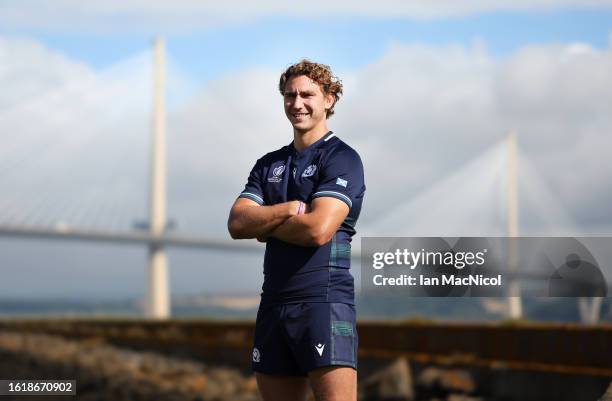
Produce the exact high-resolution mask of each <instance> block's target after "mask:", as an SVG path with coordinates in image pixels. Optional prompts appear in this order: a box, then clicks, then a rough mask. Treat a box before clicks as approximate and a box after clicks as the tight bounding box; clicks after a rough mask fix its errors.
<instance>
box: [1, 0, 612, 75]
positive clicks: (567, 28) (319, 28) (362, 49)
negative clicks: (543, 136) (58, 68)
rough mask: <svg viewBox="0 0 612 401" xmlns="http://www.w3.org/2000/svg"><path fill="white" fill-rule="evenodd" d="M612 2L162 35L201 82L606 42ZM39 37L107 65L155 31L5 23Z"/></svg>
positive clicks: (277, 21) (279, 21)
mask: <svg viewBox="0 0 612 401" xmlns="http://www.w3.org/2000/svg"><path fill="white" fill-rule="evenodd" d="M611 30H612V10H610V9H603V10H590V9H579V8H565V9H558V10H545V11H530V12H526V11H504V12H501V11H497V12H488V13H480V14H475V15H467V16H461V17H455V18H448V17H447V18H440V19H433V20H421V19H413V18H380V17H379V18H365V17H352V18H348V17H345V18H337V17H333V18H332V17H317V18H297V17H268V18H260V19H258V20H255V21H251V22H246V23H240V24H239V23H230V24H228V25H225V26H221V27H217V28H208V29H199V30H196V31H193V32H187V33H178V34H177V33H173V32H170V33H168V34H165V35H163V36H164V37H165V39H166V43H167V48H168V53H169V54H170V55H171V57H172V58H173V59H174V60H175V61H176V62H177V63H178V65H180V67H181V68H182V69H183V70H184V71H185V72H187V73H188V74H189V75H190V76H192V77H193V78H194V79H196V80H197V81H200V82H205V81H207V80H209V79H211V78H214V77H217V76H219V75H222V74H227V73H229V72H232V71H236V70H239V69H243V68H245V67H247V68H248V67H272V68H276V69H279V68H282V67H284V66H285V65H287V64H288V63H290V62H292V61H294V60H296V59H299V58H301V57H309V58H312V59H316V60H323V61H324V62H326V63H328V64H331V65H333V66H334V67H335V68H336V69H337V70H340V71H343V70H352V69H355V68H360V67H362V66H363V65H365V64H367V63H369V62H371V60H374V59H376V58H378V57H380V56H381V55H382V54H383V52H384V50H385V48H386V47H387V46H388V45H389V44H390V43H393V42H401V43H413V42H416V43H425V44H429V45H434V46H436V45H446V44H462V45H466V46H470V45H471V44H473V42H474V41H475V40H480V41H482V42H483V43H484V44H485V45H486V47H487V51H488V52H489V54H491V55H493V56H496V57H504V56H507V55H509V54H511V53H512V52H514V51H515V50H517V49H518V48H520V47H523V46H525V45H534V44H538V45H542V44H554V43H568V42H585V43H589V44H591V45H592V46H593V47H596V48H600V49H601V48H607V47H608V42H609V40H610V39H609V35H610V32H611ZM0 34H3V35H9V36H15V35H17V36H27V37H31V38H35V39H36V40H38V41H40V42H42V43H44V44H45V45H47V46H48V47H50V48H52V49H54V50H57V51H59V52H61V53H63V54H65V55H66V56H68V57H69V58H73V59H77V60H81V61H83V62H85V63H87V64H89V65H90V66H91V67H93V68H95V69H98V70H100V69H103V68H105V67H107V66H109V65H112V64H113V63H116V62H118V61H120V60H122V59H125V58H127V57H129V56H131V55H133V54H135V53H137V52H139V51H142V50H143V49H147V48H148V47H149V46H150V43H151V39H152V37H153V36H154V35H155V32H136V33H133V32H132V33H130V32H122V31H118V32H115V33H105V34H100V33H88V32H74V31H71V32H54V31H52V30H45V29H28V30H25V29H15V28H14V29H10V30H9V29H4V30H1V29H0Z"/></svg>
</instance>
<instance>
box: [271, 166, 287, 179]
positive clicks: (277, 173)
mask: <svg viewBox="0 0 612 401" xmlns="http://www.w3.org/2000/svg"><path fill="white" fill-rule="evenodd" d="M283 171H285V165H284V164H283V165H282V166H278V167H275V168H274V170H272V177H268V182H281V181H282V180H283Z"/></svg>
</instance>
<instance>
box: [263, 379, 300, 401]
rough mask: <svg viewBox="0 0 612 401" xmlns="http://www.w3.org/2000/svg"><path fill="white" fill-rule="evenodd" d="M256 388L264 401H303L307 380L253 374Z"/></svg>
mask: <svg viewBox="0 0 612 401" xmlns="http://www.w3.org/2000/svg"><path fill="white" fill-rule="evenodd" d="M255 377H256V379H257V387H258V388H259V392H260V394H261V397H262V398H263V400H264V401H304V400H306V395H307V394H308V379H307V378H306V377H305V376H304V377H301V376H276V375H267V374H264V373H259V372H255Z"/></svg>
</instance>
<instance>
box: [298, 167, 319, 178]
mask: <svg viewBox="0 0 612 401" xmlns="http://www.w3.org/2000/svg"><path fill="white" fill-rule="evenodd" d="M316 172H317V166H316V165H314V164H311V165H310V166H308V167H306V170H304V172H303V173H302V177H304V178H306V177H311V176H313V175H314V173H316Z"/></svg>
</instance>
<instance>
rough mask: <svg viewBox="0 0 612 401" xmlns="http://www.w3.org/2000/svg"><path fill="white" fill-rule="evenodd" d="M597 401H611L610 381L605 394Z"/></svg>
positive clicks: (611, 384)
mask: <svg viewBox="0 0 612 401" xmlns="http://www.w3.org/2000/svg"><path fill="white" fill-rule="evenodd" d="M598 401H612V381H611V382H610V385H609V386H608V389H607V390H606V392H605V393H604V394H603V395H602V396H601V398H600V399H599V400H598Z"/></svg>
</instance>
